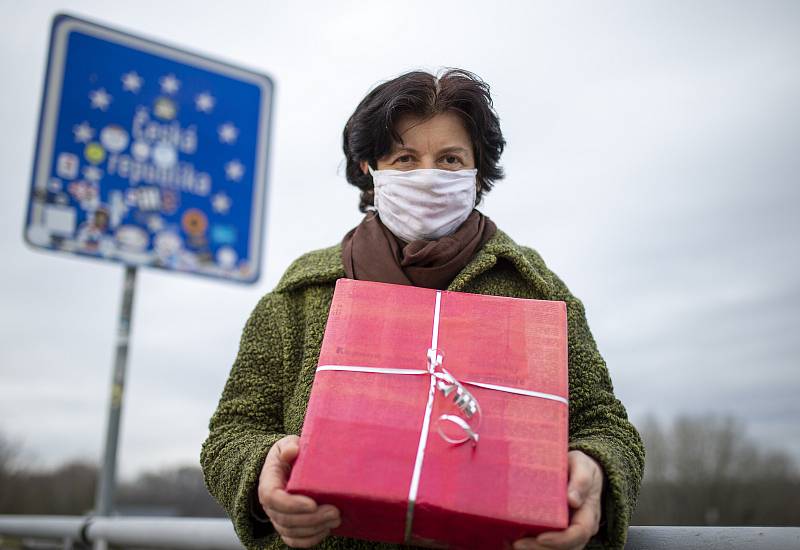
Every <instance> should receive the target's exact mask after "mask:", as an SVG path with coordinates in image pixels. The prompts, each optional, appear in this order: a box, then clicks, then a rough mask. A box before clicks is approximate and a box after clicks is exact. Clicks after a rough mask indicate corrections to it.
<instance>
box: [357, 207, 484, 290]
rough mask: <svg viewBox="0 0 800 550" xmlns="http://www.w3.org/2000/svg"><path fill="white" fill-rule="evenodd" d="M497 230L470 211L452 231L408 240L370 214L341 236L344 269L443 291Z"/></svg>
mask: <svg viewBox="0 0 800 550" xmlns="http://www.w3.org/2000/svg"><path fill="white" fill-rule="evenodd" d="M495 231H497V226H496V225H495V224H494V222H493V221H492V220H490V219H489V218H487V217H486V216H484V215H483V214H481V213H480V212H478V211H477V210H473V211H472V213H471V214H470V215H469V217H468V218H467V219H466V220H465V221H464V223H462V224H461V226H460V227H459V228H458V229H457V230H456V232H455V233H453V234H452V235H448V236H446V237H442V238H441V239H439V240H436V241H425V240H418V241H412V242H410V243H406V242H405V241H403V240H401V239H399V238H397V237H395V236H394V234H393V233H392V232H391V231H389V230H388V229H387V228H386V226H385V225H383V224H382V223H381V221H380V218H378V214H377V213H374V212H369V213H367V215H366V217H364V219H363V220H362V221H361V223H360V224H358V225H357V226H356V227H355V228H353V229H352V230H350V232H349V233H347V235H345V236H344V239H343V240H342V262H343V263H344V271H345V274H346V275H347V277H348V278H350V279H358V280H361V281H376V282H380V283H394V284H398V285H411V286H420V287H425V288H436V289H438V290H444V289H446V288H447V287H448V286H449V285H450V283H451V282H452V280H453V279H454V278H455V276H456V275H458V273H459V272H460V271H461V270H462V269H464V267H465V266H466V265H467V264H468V263H469V261H470V260H471V259H472V258H473V256H475V253H476V252H477V251H478V250H480V248H481V247H482V246H483V245H484V244H485V243H486V241H488V240H489V239H490V238H491V237H492V235H494V233H495Z"/></svg>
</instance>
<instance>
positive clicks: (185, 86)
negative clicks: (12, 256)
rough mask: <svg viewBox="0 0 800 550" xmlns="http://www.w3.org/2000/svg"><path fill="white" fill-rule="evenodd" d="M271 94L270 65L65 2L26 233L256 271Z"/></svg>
mask: <svg viewBox="0 0 800 550" xmlns="http://www.w3.org/2000/svg"><path fill="white" fill-rule="evenodd" d="M271 104H272V81H271V80H270V79H269V78H268V77H267V76H264V75H261V74H258V73H254V72H252V71H248V70H244V69H241V68H238V67H235V66H231V65H228V64H225V63H220V62H218V61H214V60H211V59H208V58H205V57H201V56H198V55H195V54H192V53H188V52H185V51H182V50H179V49H175V48H172V47H169V46H165V45H163V44H159V43H156V42H153V41H151V40H145V39H143V38H140V37H137V36H133V35H131V34H127V33H123V32H120V31H117V30H114V29H110V28H107V27H104V26H101V25H98V24H96V23H92V22H89V21H84V20H82V19H78V18H75V17H71V16H66V15H58V16H56V18H55V19H54V21H53V27H52V33H51V37H50V54H49V59H48V64H47V73H46V77H45V87H44V94H43V98H42V110H41V117H40V122H39V134H38V140H37V144H36V154H35V157H34V167H33V180H32V184H31V194H30V201H29V204H28V213H27V221H26V226H25V240H26V241H27V242H28V243H29V244H30V245H32V246H34V247H38V248H44V249H48V250H55V251H60V252H64V253H68V254H77V255H81V256H89V257H94V258H99V259H106V260H112V261H118V262H122V263H125V264H128V265H134V266H148V267H157V268H162V269H168V270H174V271H182V272H186V273H192V274H198V275H205V276H211V277H217V278H221V279H224V280H232V281H238V282H255V280H256V279H257V278H258V276H259V272H260V265H261V248H262V246H261V245H262V233H263V225H264V220H263V217H264V210H265V199H266V187H267V181H266V176H267V158H268V140H269V126H270V107H271Z"/></svg>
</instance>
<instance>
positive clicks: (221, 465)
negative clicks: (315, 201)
mask: <svg viewBox="0 0 800 550" xmlns="http://www.w3.org/2000/svg"><path fill="white" fill-rule="evenodd" d="M344 276H345V273H344V267H343V266H342V260H341V245H336V246H332V247H330V248H325V249H322V250H316V251H313V252H309V253H308V254H305V255H304V256H302V257H300V258H299V259H297V260H296V261H295V262H294V263H293V264H292V265H291V266H290V267H289V269H288V270H287V271H286V273H285V274H284V275H283V277H282V279H281V280H280V282H279V283H278V286H277V287H276V288H275V289H274V290H273V291H272V292H270V293H269V294H267V295H265V296H264V297H263V298H262V299H261V300H260V301H259V303H258V305H256V307H255V309H254V310H253V313H252V314H251V316H250V319H249V320H248V321H247V324H246V325H245V327H244V332H243V334H242V340H241V343H240V347H239V353H238V355H237V357H236V361H235V362H234V364H233V367H232V369H231V373H230V376H229V378H228V381H227V383H226V385H225V389H224V390H223V392H222V397H221V399H220V402H219V406H218V407H217V410H216V412H215V413H214V416H213V417H212V418H211V422H210V427H209V428H210V433H209V436H208V439H207V440H206V441H205V443H204V444H203V449H202V453H201V463H202V466H203V472H204V474H205V479H206V484H207V485H208V489H209V491H210V492H211V494H212V495H214V497H215V498H216V499H217V500H218V501H219V502H220V504H222V506H223V507H224V508H225V510H226V511H227V512H228V515H229V516H230V517H231V519H232V520H233V524H234V527H235V529H236V532H237V533H238V535H239V537H240V538H241V540H242V542H243V543H244V544H245V546H246V547H248V548H285V547H286V546H285V545H284V543H283V541H282V540H281V538H280V537H279V536H278V535H277V534H276V533H275V532H274V530H273V529H272V528H271V525H269V524H263V523H258V522H257V521H255V520H254V518H253V516H252V513H251V508H250V505H251V498H252V496H253V490H254V488H255V486H256V483H257V480H258V476H259V473H260V471H261V467H262V465H263V463H264V458H265V456H266V454H267V451H268V450H269V448H270V447H271V446H272V444H273V443H275V442H276V441H277V440H279V439H280V438H282V437H284V436H285V435H287V434H298V435H299V434H300V432H301V429H302V427H303V419H304V417H305V412H306V405H307V403H308V398H309V395H310V392H311V384H312V382H313V381H314V373H315V369H316V367H317V360H318V358H319V352H320V346H321V344H322V336H323V334H324V332H325V324H326V321H327V318H328V309H329V308H330V304H331V299H332V297H333V289H334V284H335V282H336V280H337V279H339V278H342V277H344ZM448 290H453V291H459V292H471V293H475V294H490V295H496V296H513V297H520V298H535V299H544V300H563V301H565V302H566V303H567V318H568V329H569V344H568V350H569V397H570V401H569V441H570V444H569V447H570V449H571V450H572V449H579V450H581V451H583V452H584V453H586V454H588V455H590V456H592V457H593V458H595V459H596V460H597V461H598V462H599V463H600V464H601V465H602V466H603V469H604V471H605V474H606V480H605V489H604V491H605V496H604V499H603V522H602V524H601V525H602V526H601V530H600V533H599V534H598V537H596V540H595V541H594V542H598V541H601V542H603V543H604V544H605V545H606V546H608V547H618V548H619V547H622V546H623V544H624V541H625V536H626V533H627V526H628V522H629V521H630V517H631V513H632V511H633V507H634V504H635V502H636V498H637V495H638V492H639V485H640V483H641V479H642V470H643V467H644V448H643V446H642V442H641V439H640V438H639V434H638V433H637V432H636V429H635V428H634V427H633V425H631V423H630V422H629V421H628V418H627V414H626V412H625V408H624V407H623V406H622V404H621V403H620V402H619V401H618V400H617V399H616V398H615V397H614V391H613V388H612V386H611V380H610V378H609V375H608V370H607V368H606V364H605V361H604V360H603V358H602V357H601V356H600V354H599V353H598V351H597V346H596V344H595V341H594V338H593V337H592V334H591V332H590V331H589V327H588V325H587V323H586V317H585V314H584V310H583V304H582V303H581V302H580V300H578V299H577V298H575V297H574V296H573V295H572V294H570V292H569V290H568V289H567V287H566V285H565V284H564V283H563V282H562V281H561V280H560V279H559V278H558V277H557V276H556V275H555V274H554V273H553V272H551V271H550V270H549V269H547V267H546V266H545V264H544V261H543V260H542V258H541V257H540V256H539V254H538V253H537V252H536V251H534V250H532V249H530V248H526V247H522V246H519V245H517V244H516V243H514V241H512V240H511V239H510V238H509V237H508V236H507V235H506V234H505V233H503V232H502V231H499V230H498V231H497V233H496V234H495V235H494V236H493V237H492V238H491V239H490V240H489V241H488V242H487V243H486V244H485V245H484V247H483V248H482V249H481V250H480V251H478V253H477V254H476V255H475V257H474V258H473V259H472V260H471V261H470V263H469V264H468V265H467V266H466V267H465V268H464V269H463V270H462V271H461V273H459V274H458V276H456V278H455V279H454V280H453V282H452V283H451V284H450V286H449V287H448ZM319 547H320V548H351V549H372V548H397V547H396V546H392V545H385V544H377V543H371V542H366V541H357V540H354V539H348V538H342V537H328V538H327V539H325V541H323V543H322V544H321V545H320V546H319Z"/></svg>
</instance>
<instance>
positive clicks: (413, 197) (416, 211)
mask: <svg viewBox="0 0 800 550" xmlns="http://www.w3.org/2000/svg"><path fill="white" fill-rule="evenodd" d="M369 172H370V174H372V181H373V184H374V186H375V206H374V209H375V210H377V211H378V214H379V215H380V218H381V222H383V224H384V225H385V226H386V227H387V228H388V229H389V231H391V232H392V233H394V235H395V236H397V237H399V238H400V239H403V240H404V241H406V242H411V241H416V240H418V239H425V240H428V241H433V240H436V239H439V238H441V237H444V236H446V235H450V234H452V233H454V232H455V230H456V229H458V227H459V226H460V225H461V224H462V223H464V220H466V219H467V217H468V216H469V215H470V213H471V212H472V209H473V208H475V196H476V191H477V190H476V184H475V177H476V175H477V173H478V171H477V170H476V169H471V170H456V171H451V170H437V169H433V168H431V169H427V168H426V169H420V170H405V171H404V170H373V169H372V167H371V166H370V167H369Z"/></svg>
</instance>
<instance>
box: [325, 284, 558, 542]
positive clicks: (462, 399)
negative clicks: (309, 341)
mask: <svg viewBox="0 0 800 550" xmlns="http://www.w3.org/2000/svg"><path fill="white" fill-rule="evenodd" d="M441 306H442V291H440V290H437V291H436V306H435V308H434V312H433V332H432V334H431V347H430V349H428V353H427V357H428V368H427V369H425V370H422V369H390V368H378V367H364V366H360V365H320V366H318V367H317V371H318V372H319V371H346V372H365V373H374V374H413V375H420V374H428V375H430V377H431V378H430V380H431V383H430V387H429V389H428V402H427V403H426V405H425V416H423V418H422V430H421V431H420V435H419V444H418V445H417V457H416V460H415V461H414V471H413V473H412V475H411V485H410V486H409V488H408V509H407V512H406V528H405V542H406V544H409V543H410V541H411V526H412V524H413V521H414V504H415V503H416V501H417V493H418V491H419V480H420V476H421V474H422V461H423V459H424V457H425V447H426V445H427V443H428V431H429V429H430V422H431V411H432V410H433V400H434V397H435V396H436V388H437V387H438V388H439V389H440V390H441V391H442V393H443V394H444V395H445V397H447V396H449V394H450V393H452V392H453V391H455V395H454V401H455V403H456V405H457V406H458V407H459V409H461V410H462V411H463V412H464V413H465V414H466V415H467V417H469V418H471V417H472V416H473V415H474V414H475V413H477V414H478V423H480V418H481V412H480V405H478V401H477V399H475V398H474V397H472V395H471V394H470V393H469V392H468V391H467V390H466V388H464V387H463V386H462V383H463V384H469V385H472V386H477V387H479V388H485V389H488V390H496V391H502V392H506V393H513V394H517V395H526V396H529V397H538V398H540V399H549V400H551V401H557V402H559V403H562V404H564V405H569V401H568V400H567V399H566V398H564V397H561V396H560V395H555V394H552V393H543V392H538V391H532V390H524V389H521V388H513V387H509V386H499V385H497V384H485V383H483V382H473V381H470V380H464V381H463V382H459V381H458V380H457V379H456V378H455V377H454V376H453V375H452V374H450V373H449V372H447V370H445V369H444V368H441V370H437V368H439V367H441V365H442V359H443V357H442V354H441V352H440V351H439V349H438V344H439V313H440V311H441ZM439 420H440V421H445V422H452V423H453V424H455V425H457V426H458V427H460V428H461V429H462V430H464V433H466V434H467V437H466V438H463V439H452V438H450V437H448V436H447V435H446V434H445V433H444V432H443V431H442V429H441V427H440V428H439V435H440V436H441V437H442V439H444V440H445V441H447V442H448V443H451V444H454V445H460V444H461V443H464V442H466V441H472V444H473V446H474V445H477V444H478V433H477V426H476V427H475V428H474V429H473V428H472V426H470V424H469V423H468V422H466V421H465V420H464V419H463V418H461V417H460V416H456V415H451V414H443V415H441V416H440V417H439Z"/></svg>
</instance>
